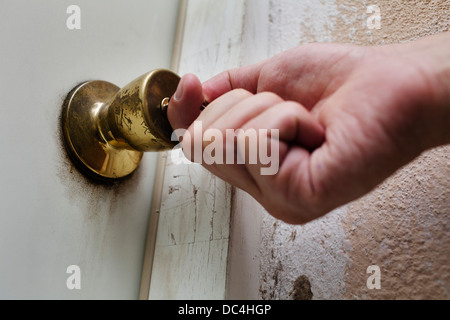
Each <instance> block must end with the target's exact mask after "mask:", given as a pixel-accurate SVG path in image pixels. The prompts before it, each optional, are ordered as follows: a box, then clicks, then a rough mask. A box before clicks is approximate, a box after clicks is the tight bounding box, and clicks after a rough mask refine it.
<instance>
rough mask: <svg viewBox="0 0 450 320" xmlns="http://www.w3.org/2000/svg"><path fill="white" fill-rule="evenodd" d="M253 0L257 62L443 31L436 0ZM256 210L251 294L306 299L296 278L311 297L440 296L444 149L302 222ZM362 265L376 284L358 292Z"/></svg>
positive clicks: (448, 275) (443, 282)
mask: <svg viewBox="0 0 450 320" xmlns="http://www.w3.org/2000/svg"><path fill="white" fill-rule="evenodd" d="M249 3H251V1H250V2H249ZM261 3H262V1H261V2H260V1H258V5H259V6H263V7H264V6H265V7H266V8H267V16H266V18H267V21H268V28H267V29H264V30H261V32H260V33H259V37H261V38H260V39H258V38H255V39H254V41H255V42H257V41H260V42H261V43H265V46H266V50H265V51H264V52H263V53H260V54H259V58H260V57H261V55H266V57H269V56H272V55H273V54H275V53H277V52H280V51H283V50H286V49H288V48H290V47H293V46H295V45H297V44H299V43H306V42H316V41H319V42H344V43H355V44H361V45H381V44H388V43H399V42H406V41H411V40H413V39H417V38H420V37H423V36H426V35H430V34H434V33H438V32H443V31H448V30H449V27H450V1H443V0H442V1H437V0H435V1H432V0H430V1H418V0H409V1H406V0H403V1H399V0H397V1H392V0H378V1H376V0H373V1H351V0H336V1H333V0H330V1H329V0H322V1H317V0H302V1H265V2H264V4H261ZM369 5H377V6H378V7H379V8H380V10H381V29H379V30H377V29H372V30H369V29H368V28H367V25H366V22H367V19H368V17H369V16H370V14H369V13H367V7H368V6H369ZM250 9H251V8H250ZM250 9H249V10H250ZM260 10H261V9H260ZM245 37H246V36H245V34H244V37H243V38H244V39H245ZM244 46H245V44H244ZM244 60H245V59H244ZM247 60H248V59H247ZM236 197H243V196H242V195H240V191H239V190H238V191H237V195H236ZM245 201H252V200H251V199H246V200H245ZM259 210H260V211H261V212H262V215H263V218H262V226H263V227H262V230H261V235H260V237H261V242H260V243H261V244H260V267H259V275H260V280H259V293H258V297H259V298H262V299H293V298H295V297H302V296H303V297H307V298H311V296H309V295H307V294H306V295H304V294H303V295H302V294H298V292H299V291H298V290H299V282H298V279H301V281H302V282H301V283H300V284H301V286H303V287H302V288H307V286H308V283H309V285H310V287H311V288H310V290H311V292H312V295H313V296H312V299H379V298H384V299H430V298H433V299H449V298H450V146H445V147H440V148H436V149H434V150H430V151H428V152H425V153H424V154H422V155H421V156H420V157H418V158H417V159H416V160H415V161H413V162H412V163H410V164H409V165H407V166H405V167H404V168H402V169H401V170H399V171H398V172H397V173H396V174H394V175H393V176H392V177H390V178H389V179H388V180H386V181H385V182H384V183H383V184H382V185H380V186H379V187H378V188H376V189H375V190H374V191H373V192H371V193H370V194H368V195H366V196H364V197H363V198H361V199H359V200H357V201H354V202H353V203H350V204H348V205H346V206H344V207H341V208H339V209H337V210H335V211H333V212H331V213H329V214H328V215H326V216H325V217H323V218H321V219H319V220H316V221H313V222H311V223H309V224H306V225H305V226H291V225H287V224H284V223H282V222H279V221H277V220H275V219H274V218H272V217H271V216H269V215H268V214H266V213H264V212H263V210H262V209H259ZM370 265H377V266H379V267H380V272H381V289H378V290H377V289H372V290H369V289H368V288H367V285H366V282H367V279H368V277H369V276H370V274H367V273H366V270H367V267H368V266H370ZM296 280H297V282H296ZM302 283H304V284H302ZM302 290H303V289H302ZM304 290H306V289H304ZM305 292H306V291H305Z"/></svg>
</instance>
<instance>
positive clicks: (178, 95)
mask: <svg viewBox="0 0 450 320" xmlns="http://www.w3.org/2000/svg"><path fill="white" fill-rule="evenodd" d="M183 91H184V84H183V79H181V80H180V83H178V87H177V91H175V95H174V97H173V98H174V99H175V100H177V101H180V100H181V98H182V97H183Z"/></svg>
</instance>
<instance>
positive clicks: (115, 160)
mask: <svg viewBox="0 0 450 320" xmlns="http://www.w3.org/2000/svg"><path fill="white" fill-rule="evenodd" d="M119 90H120V88H119V87H117V86H116V85H114V84H112V83H109V82H106V81H89V82H85V83H82V84H80V85H78V86H77V87H75V88H74V89H73V90H72V91H71V92H70V93H69V94H68V96H67V98H66V100H65V101H64V105H63V111H62V117H61V120H62V131H63V135H64V140H65V145H66V149H67V150H68V152H69V155H70V156H71V158H72V159H73V160H75V162H76V163H77V164H78V165H79V166H81V169H82V170H83V169H85V170H84V171H86V172H90V173H92V174H94V176H96V177H99V178H103V180H105V179H106V180H108V179H118V178H123V177H126V176H128V175H129V174H131V173H132V172H133V171H134V170H135V169H136V168H137V166H138V165H139V162H140V161H141V158H142V155H143V153H142V152H139V151H135V150H129V149H119V148H115V147H114V146H112V145H110V144H109V143H108V142H107V141H106V140H105V139H104V138H103V137H102V135H101V133H100V131H99V129H98V114H99V111H100V109H101V108H102V106H105V105H106V103H107V102H108V101H109V100H110V99H111V98H112V97H113V96H114V95H115V94H116V93H117V92H118V91H119Z"/></svg>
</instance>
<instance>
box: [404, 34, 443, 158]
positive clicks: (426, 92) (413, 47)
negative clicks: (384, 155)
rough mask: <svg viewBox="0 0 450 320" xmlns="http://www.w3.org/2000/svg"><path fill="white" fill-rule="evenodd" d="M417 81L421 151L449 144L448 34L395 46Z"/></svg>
mask: <svg viewBox="0 0 450 320" xmlns="http://www.w3.org/2000/svg"><path fill="white" fill-rule="evenodd" d="M398 49H399V51H400V52H399V53H400V56H402V57H403V58H404V59H407V60H408V61H410V63H411V64H413V66H414V67H416V68H417V70H418V71H419V74H420V75H421V79H420V80H418V81H419V82H420V89H419V90H418V91H419V92H420V98H419V101H418V102H419V103H418V104H417V105H418V106H419V107H418V113H419V115H420V116H419V121H420V122H421V123H420V125H419V126H418V130H419V132H418V133H419V139H420V145H421V146H422V149H429V148H432V147H436V146H439V145H444V144H448V143H450V33H443V34H438V35H434V36H429V37H425V38H423V39H420V40H417V41H415V42H411V43H408V44H401V45H398Z"/></svg>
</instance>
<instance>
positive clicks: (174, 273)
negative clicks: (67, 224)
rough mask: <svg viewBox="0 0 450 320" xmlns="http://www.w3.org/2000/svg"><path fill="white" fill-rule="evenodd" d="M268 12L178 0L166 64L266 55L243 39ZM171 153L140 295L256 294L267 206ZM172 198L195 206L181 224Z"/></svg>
mask: <svg viewBox="0 0 450 320" xmlns="http://www.w3.org/2000/svg"><path fill="white" fill-rule="evenodd" d="M267 12H268V4H267V3H266V2H265V1H264V3H261V2H260V1H258V0H246V1H241V0H227V1H223V2H222V1H221V2H217V1H209V0H197V1H195V2H194V1H193V2H189V1H188V0H181V1H180V8H179V16H178V26H177V34H176V37H175V43H174V51H173V56H172V70H174V71H175V72H178V73H180V72H181V74H183V72H192V73H195V74H197V75H198V76H199V77H200V80H201V81H204V80H206V79H207V78H209V77H211V76H213V75H214V74H216V73H218V72H221V71H224V70H227V69H230V68H234V67H238V66H240V65H243V64H249V63H252V62H256V61H257V60H258V59H261V58H263V57H265V49H266V43H265V42H264V41H262V42H259V44H258V47H255V45H254V42H253V41H249V40H251V39H250V38H252V37H254V33H255V30H259V31H258V32H261V35H262V38H264V37H266V36H267V35H266V33H265V32H264V31H263V30H264V29H265V27H267V20H266V19H264V17H265V15H266V13H267ZM205 26H207V28H205ZM224 30H225V32H224ZM249 43H251V44H252V45H251V46H250V45H248V44H249ZM260 49H262V50H260ZM170 158H171V156H170V152H168V153H162V154H160V155H159V161H158V167H157V174H156V180H155V187H154V193H153V200H152V209H151V215H150V221H149V229H148V235H147V244H146V252H145V259H144V265H143V271H142V281H141V289H140V295H139V298H140V299H153V298H155V299H257V298H258V292H259V291H258V288H259V268H260V252H259V245H260V239H261V231H260V230H261V224H262V218H263V215H264V214H265V211H264V210H263V209H262V207H261V206H260V205H259V204H257V203H256V202H255V201H254V200H253V199H252V198H251V197H250V196H249V195H248V194H246V193H245V192H243V191H241V190H239V189H237V188H234V187H232V186H230V185H229V184H227V183H225V182H224V181H222V180H221V179H219V178H217V177H215V176H213V175H212V174H211V173H209V172H208V171H206V170H205V169H204V168H202V167H201V166H200V165H198V164H182V165H174V164H173V159H172V160H171V159H170ZM186 172H187V174H186ZM179 189H180V190H179ZM197 191H198V193H197ZM177 206H178V207H179V206H184V210H186V211H188V210H189V208H191V209H192V208H195V211H196V212H195V218H193V219H191V220H187V222H188V223H187V224H186V225H183V223H186V220H183V218H180V215H181V214H182V213H183V212H180V209H179V208H178V209H176V207H177ZM177 210H178V211H177ZM192 210H193V209H192ZM197 211H198V212H197ZM169 229H170V230H169ZM180 229H184V230H182V231H180ZM192 229H194V230H193V231H192ZM195 229H197V230H195ZM171 231H173V233H175V235H174V234H172V233H171ZM158 232H159V233H160V234H158ZM177 232H178V234H177ZM169 233H170V236H169ZM192 234H193V235H192ZM170 237H171V238H170ZM178 238H181V239H178ZM187 238H189V239H187ZM158 239H160V240H159V241H158ZM161 239H162V240H161ZM186 239H187V240H186ZM179 240H180V241H181V242H183V241H184V243H185V244H186V246H184V247H183V246H182V245H180V241H179ZM177 246H178V247H180V250H178V251H177V250H173V249H174V247H177ZM155 248H156V249H155ZM158 250H159V253H158ZM164 250H165V251H164ZM205 251H207V252H205ZM155 252H156V253H155ZM161 252H163V254H161ZM155 256H156V258H155ZM158 257H159V258H158ZM161 257H162V258H161ZM158 259H159V260H158ZM161 259H163V260H164V261H161ZM155 263H156V264H155ZM155 268H156V269H155ZM156 273H157V275H156ZM152 279H153V280H152ZM186 279H187V280H186ZM151 283H152V284H151ZM152 288H157V289H153V290H152ZM155 291H156V292H157V293H156V294H155ZM152 292H153V293H152Z"/></svg>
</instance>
